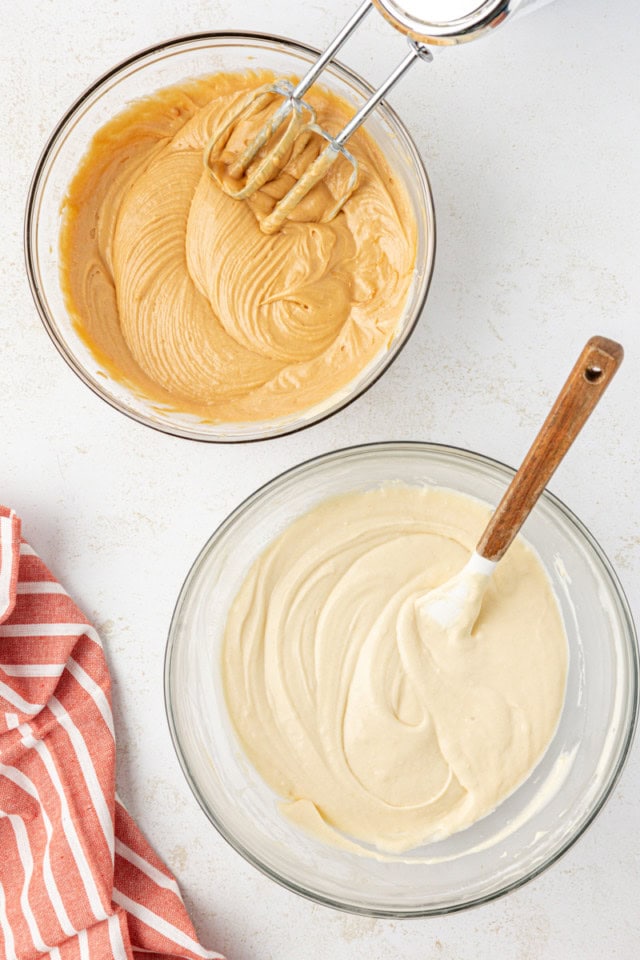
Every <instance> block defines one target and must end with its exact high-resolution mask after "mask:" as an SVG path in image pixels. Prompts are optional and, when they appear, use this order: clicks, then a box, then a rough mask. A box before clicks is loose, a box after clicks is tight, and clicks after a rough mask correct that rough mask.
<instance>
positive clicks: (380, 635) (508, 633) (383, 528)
mask: <svg viewBox="0 0 640 960" xmlns="http://www.w3.org/2000/svg"><path fill="white" fill-rule="evenodd" d="M489 512H490V511H489V509H488V507H486V506H485V505H484V504H482V503H480V502H479V501H476V500H473V499H471V498H468V497H465V496H463V495H461V494H458V493H454V492H453V491H450V490H443V489H422V488H415V487H407V486H400V485H398V486H390V487H387V488H384V489H379V490H372V491H369V492H364V493H353V494H348V495H345V496H341V497H338V498H335V499H331V500H327V501H325V502H323V503H322V504H321V505H320V506H318V507H316V508H314V509H313V510H311V511H310V512H309V513H307V514H305V515H304V516H302V517H301V518H299V519H298V520H296V521H295V522H294V523H292V524H291V526H289V527H288V528H287V529H286V530H285V531H284V532H283V533H282V534H281V535H280V536H279V537H278V538H277V539H276V540H275V541H274V542H273V543H272V544H271V545H270V546H269V547H268V548H267V549H266V550H265V551H264V553H263V554H262V555H261V556H260V557H259V558H258V559H257V560H256V562H255V563H254V565H253V566H252V568H251V570H250V573H249V574H248V576H247V578H246V580H245V582H244V583H243V584H242V586H241V588H240V590H239V592H238V595H237V597H236V599H235V601H234V603H233V605H232V607H231V610H230V613H229V616H228V622H227V627H226V634H225V642H224V649H223V677H224V685H225V691H226V697H227V704H228V708H229V712H230V715H231V719H232V722H233V724H234V726H235V729H236V731H237V734H238V736H239V738H240V741H241V743H242V745H243V747H244V749H245V751H246V753H247V754H248V756H249V758H250V760H251V761H252V762H253V764H254V765H255V767H256V768H257V770H258V771H259V773H260V774H261V775H262V777H263V778H264V779H265V780H266V781H267V783H268V784H269V785H270V786H271V787H272V788H273V789H274V790H275V791H276V793H277V794H279V795H280V797H282V798H283V803H282V809H283V811H284V812H285V814H287V815H288V816H289V817H290V818H291V819H293V820H294V821H295V822H297V823H299V824H301V825H302V826H303V827H306V828H307V829H308V830H310V831H312V832H314V833H316V834H320V835H324V837H325V839H326V838H331V837H333V839H334V840H335V842H338V843H340V842H341V837H342V836H344V835H347V837H349V838H351V839H352V840H356V841H359V842H361V843H365V844H371V845H373V846H374V847H376V848H377V849H379V850H383V851H389V852H401V851H406V850H409V849H411V848H414V847H417V846H419V845H420V844H422V843H424V842H426V841H430V840H436V839H441V838H444V837H446V836H447V835H449V834H450V833H453V832H454V831H457V830H461V829H463V828H465V827H467V826H469V825H470V824H472V823H474V821H476V820H478V819H479V818H480V817H483V816H485V815H486V814H488V813H489V812H490V811H491V810H493V809H494V808H495V807H496V806H497V805H498V804H499V803H500V802H501V801H502V800H504V798H505V797H506V796H507V795H508V794H510V793H511V792H512V791H513V790H514V789H515V788H516V787H517V786H518V785H519V784H520V783H521V782H522V781H523V780H524V779H525V778H526V777H527V776H528V774H529V773H530V772H531V770H532V768H533V767H534V765H535V764H536V763H537V761H538V760H539V759H540V757H541V756H542V754H543V753H544V751H545V749H546V747H547V745H548V743H549V741H550V739H551V737H552V735H553V732H554V730H555V727H556V725H557V722H558V718H559V715H560V711H561V708H562V703H563V698H564V689H565V678H566V671H567V640H566V635H565V631H564V627H563V623H562V619H561V615H560V611H559V608H558V604H557V602H556V599H555V597H554V594H553V591H552V587H551V584H550V582H549V580H548V578H547V576H546V574H545V572H544V570H543V568H542V566H541V564H540V561H539V560H538V558H537V556H536V555H535V554H534V552H533V551H532V550H531V549H530V548H529V547H528V546H527V545H526V544H525V543H524V542H523V540H522V539H518V540H516V542H515V543H514V544H513V546H512V547H511V548H510V549H509V551H508V553H507V554H506V556H505V557H504V559H503V560H502V561H501V562H500V564H499V565H498V568H497V569H496V572H495V573H494V575H493V578H492V581H491V583H490V585H489V587H488V590H487V593H486V595H485V598H484V601H483V604H482V608H481V611H480V616H479V618H478V620H477V622H476V625H475V627H474V629H473V632H472V635H470V636H469V635H467V636H463V637H460V636H456V635H455V634H454V633H450V634H447V633H446V632H445V631H442V630H438V629H434V628H433V625H429V624H427V623H426V622H421V619H420V615H419V612H418V611H419V604H416V601H417V600H418V599H419V598H420V597H421V596H424V594H425V593H426V592H427V591H429V590H431V589H433V588H434V587H435V586H437V585H439V584H441V583H443V582H444V581H446V580H448V579H449V578H450V577H451V576H452V575H454V574H455V573H456V572H457V571H458V570H460V569H461V568H462V567H463V565H464V564H465V562H466V561H467V559H468V557H469V555H470V553H471V552H472V551H473V548H474V546H475V544H476V542H477V540H478V538H479V536H480V534H481V532H482V530H483V528H484V526H485V525H486V522H487V520H488V517H489Z"/></svg>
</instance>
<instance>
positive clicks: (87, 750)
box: [0, 507, 220, 960]
mask: <svg viewBox="0 0 640 960" xmlns="http://www.w3.org/2000/svg"><path fill="white" fill-rule="evenodd" d="M142 953H144V954H145V960H148V958H149V955H150V954H151V955H152V956H153V955H155V956H156V957H159V956H164V957H166V956H171V957H188V958H190V960H209V958H212V960H213V958H219V957H220V954H218V953H212V952H211V951H208V950H204V949H203V948H202V947H201V946H200V944H199V943H198V942H197V940H196V935H195V932H194V929H193V926H192V924H191V921H190V920H189V917H188V915H187V911H186V909H185V906H184V904H183V902H182V899H181V897H180V891H179V890H178V887H177V884H176V882H175V880H174V878H173V877H172V876H171V874H170V873H169V871H168V870H167V868H166V867H165V866H164V864H163V863H162V861H161V860H160V859H159V858H158V857H157V856H156V854H155V853H154V851H153V850H152V849H151V847H150V846H149V844H148V843H147V841H146V840H145V839H144V837H143V836H142V834H141V832H140V830H139V829H138V827H137V826H136V824H135V823H134V821H133V820H132V819H131V817H130V816H129V814H128V813H127V811H126V810H125V808H124V807H123V806H122V804H121V803H120V802H119V801H118V800H117V799H116V796H115V740H114V733H113V722H112V715H111V696H110V680H109V672H108V669H107V664H106V660H105V656H104V652H103V649H102V645H101V643H100V638H99V637H98V635H97V633H96V631H95V630H94V629H93V627H92V626H91V625H90V624H89V623H88V622H87V620H86V619H85V617H84V616H83V614H82V613H81V611H80V610H79V609H78V608H77V607H76V606H75V604H74V603H73V601H72V600H71V599H70V597H69V596H68V595H67V593H66V592H65V591H64V589H63V588H62V587H61V586H60V584H59V583H58V582H57V581H56V580H55V579H54V578H53V577H52V575H51V573H50V572H49V570H48V569H47V567H46V566H45V565H44V563H43V562H42V561H41V560H40V559H39V557H37V556H36V554H35V553H34V551H33V550H32V549H31V547H30V546H29V545H28V544H27V543H25V542H24V541H22V540H21V538H20V520H19V519H18V518H17V517H16V516H15V514H14V513H13V512H12V511H10V510H8V509H6V508H4V507H0V957H2V958H6V960H32V958H35V957H41V956H43V955H48V956H49V957H50V958H51V960H132V958H133V957H135V956H136V955H137V954H142Z"/></svg>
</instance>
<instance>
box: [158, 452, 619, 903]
mask: <svg viewBox="0 0 640 960" xmlns="http://www.w3.org/2000/svg"><path fill="white" fill-rule="evenodd" d="M512 475H513V470H512V469H511V468H509V467H506V466H504V465H503V464H500V463H496V462H495V461H494V460H489V459H487V458H486V457H483V456H480V455H479V454H475V453H470V452H468V451H465V450H459V449H455V448H451V447H443V446H437V445H433V444H423V443H386V444H373V445H369V446H363V447H351V448H349V449H346V450H341V451H338V452H336V453H331V454H328V455H325V456H322V457H318V458H317V459H314V460H311V461H309V462H307V463H304V464H302V465H301V466H298V467H295V468H294V469H292V470H289V471H287V472H286V473H284V474H282V475H281V476H279V477H277V478H276V479H275V480H272V481H271V482H270V483H268V484H266V486H264V487H262V488H261V489H260V490H258V491H257V492H256V493H254V494H253V495H252V496H250V497H249V498H248V499H247V500H245V502H244V503H243V504H241V505H240V506H239V507H238V508H237V509H236V510H235V511H234V512H233V513H232V514H231V515H230V516H229V517H228V518H227V520H225V521H224V523H223V524H222V525H221V526H220V527H219V528H218V530H217V531H216V532H215V533H214V534H213V536H212V537H211V539H210V540H209V541H208V542H207V544H206V545H205V546H204V548H203V550H202V551H201V553H200V555H199V557H198V558H197V560H196V561H195V563H194V565H193V567H192V569H191V571H190V573H189V575H188V577H187V579H186V581H185V584H184V586H183V588H182V592H181V594H180V597H179V599H178V603H177V606H176V609H175V613H174V616H173V621H172V623H171V629H170V633H169V640H168V644H167V653H166V660H165V696H166V704H167V713H168V718H169V725H170V728H171V734H172V737H173V740H174V744H175V747H176V750H177V753H178V756H179V759H180V762H181V764H182V768H183V770H184V773H185V775H186V777H187V780H188V781H189V784H190V786H191V788H192V790H193V792H194V794H195V796H196V797H197V799H198V801H199V803H200V805H201V806H202V808H203V810H204V811H205V813H206V814H207V816H208V817H209V819H210V820H211V822H212V823H213V824H214V825H215V826H216V827H217V828H218V830H219V831H220V833H221V834H222V835H223V836H224V837H225V838H226V839H227V840H228V841H229V843H231V845H232V846H233V847H235V849H236V850H238V851H239V853H241V854H242V855H243V856H244V857H246V859H247V860H249V861H250V862H251V863H253V864H254V865H255V866H256V867H258V868H259V869H260V870H262V871H264V873H266V874H267V875H268V876H270V877H272V878H273V879H274V880H277V881H278V882H279V883H282V884H284V886H286V887H288V888H289V889H291V890H294V891H296V892H297V893H300V894H302V895H303V896H306V897H309V898H311V899H313V900H316V901H318V902H320V903H325V904H329V905H331V906H334V907H338V908H341V909H344V910H350V911H353V912H356V913H363V914H369V915H372V916H398V917H400V916H420V915H430V914H438V913H446V912H450V911H454V910H460V909H462V908H464V907H468V906H471V905H472V904H478V903H482V902H484V901H487V900H491V899H492V898H494V897H498V896H500V895H501V894H504V893H506V892H507V891H509V890H512V889H514V888H515V887H518V886H520V884H522V883H525V882H526V881H527V880H530V879H531V878H532V877H535V876H536V875H537V874H539V873H540V872H541V871H542V870H545V869H546V868H547V867H548V866H549V865H550V864H552V863H553V862H554V861H555V860H557V859H558V857H559V856H561V854H562V853H564V851H565V850H567V849H568V848H569V847H570V846H571V844H573V843H574V842H575V840H576V839H577V838H578V837H579V836H580V835H581V833H582V832H583V831H584V830H585V829H586V827H587V826H588V825H589V824H590V823H591V821H592V820H593V818H594V817H595V815H596V814H597V813H598V811H599V810H600V808H601V807H602V805H603V803H604V802H605V800H606V799H607V797H608V795H609V794H610V792H611V790H612V788H613V785H614V784H615V782H616V780H617V778H618V775H619V774H620V771H621V768H622V766H623V763H624V760H625V757H626V756H627V753H628V751H629V747H630V744H631V740H632V736H633V731H634V727H635V722H636V712H637V704H638V686H637V683H638V680H637V678H638V651H637V645H636V637H635V631H634V626H633V621H632V618H631V614H630V611H629V607H628V604H627V601H626V599H625V596H624V593H623V591H622V588H621V586H620V584H619V582H618V580H617V578H616V575H615V573H614V571H613V570H612V568H611V565H610V564H609V561H608V560H607V558H606V557H605V555H604V554H603V552H602V550H601V549H600V547H599V546H598V544H597V543H596V541H595V540H594V539H593V537H592V536H591V534H590V533H589V531H588V530H586V528H585V527H584V526H583V525H582V524H581V523H580V521H579V520H578V519H577V518H576V517H575V516H574V515H573V514H572V513H571V511H570V510H568V509H567V507H565V506H564V504H563V503H561V502H560V501H559V500H558V499H557V498H556V497H554V496H553V495H552V494H550V493H546V492H545V493H544V494H543V496H542V497H541V499H540V501H539V503H538V504H537V506H536V507H535V509H534V511H533V512H532V514H531V516H530V518H529V519H528V520H527V523H526V525H525V527H524V531H523V532H524V536H525V537H526V539H527V540H528V542H529V543H530V544H531V545H532V546H533V547H534V549H535V550H536V551H537V553H538V556H539V557H540V559H541V561H542V563H543V565H544V567H545V569H546V571H547V574H548V576H549V578H550V580H551V582H552V584H553V587H554V590H555V592H556V595H557V598H558V601H559V604H560V607H561V609H562V614H563V617H564V622H565V626H566V631H567V635H568V640H569V650H570V659H569V672H568V680H567V692H566V700H565V703H564V707H563V711H562V715H561V718H560V722H559V726H558V729H557V731H556V734H555V736H554V738H553V740H552V742H551V744H550V746H549V748H548V750H547V752H546V753H545V755H544V757H543V758H542V760H541V761H540V763H539V764H538V766H537V767H536V768H535V770H534V771H533V773H532V774H531V775H530V777H529V778H528V780H527V781H526V782H525V783H523V784H522V785H521V786H520V787H519V788H518V790H516V791H515V792H514V793H513V794H512V795H511V796H510V797H509V798H508V799H507V800H505V801H504V802H503V803H502V804H501V805H500V806H499V807H497V809H496V810H495V811H494V812H493V813H491V814H490V815H489V816H487V817H484V818H483V819H482V820H479V821H478V822H477V823H475V824H474V825H472V826H471V827H469V828H468V829H467V830H464V831H461V832H460V833H457V834H455V835H453V836H451V837H449V838H448V839H446V840H443V841H440V842H438V843H432V844H428V845H426V846H423V847H421V848H420V849H417V850H414V851H411V852H410V853H408V854H403V855H402V856H401V857H400V856H398V857H389V858H387V859H386V860H384V861H381V862H378V861H376V860H372V859H368V858H365V857H362V856H359V855H358V854H353V853H350V852H347V851H345V850H339V849H337V848H332V847H330V846H327V845H324V844H323V843H322V842H320V841H318V840H315V839H313V838H312V837H310V836H307V835H306V834H305V833H303V832H302V831H301V830H299V829H298V828H296V827H295V826H294V825H293V824H291V823H289V822H288V821H286V820H285V818H284V817H283V816H282V815H281V814H280V813H279V811H278V806H277V801H278V798H277V797H276V796H275V794H273V793H272V791H271V790H270V789H269V788H268V787H267V786H266V785H265V784H264V782H263V781H262V780H261V779H260V777H259V776H258V774H257V773H256V772H255V770H254V769H253V768H252V766H251V765H250V763H249V762H248V760H246V758H245V757H244V755H243V753H242V749H241V748H240V746H239V744H238V742H237V740H236V737H235V734H234V731H233V729H232V727H231V724H230V721H229V717H228V714H227V709H226V706H225V699H224V695H223V689H222V684H221V669H220V658H221V646H222V640H223V634H224V628H225V621H226V617H227V611H228V609H229V606H230V604H231V602H232V600H233V598H234V596H235V594H236V592H237V590H238V588H239V587H240V584H241V583H242V581H243V579H244V577H245V575H246V573H247V571H248V568H249V566H250V565H251V563H252V561H253V560H254V558H255V557H256V555H257V554H258V553H259V552H260V551H261V550H262V549H263V548H264V547H265V546H266V545H267V544H268V543H270V542H271V541H272V540H273V539H274V537H276V536H278V534H279V533H280V532H281V531H282V530H283V529H284V528H285V527H286V526H288V524H290V523H291V522H292V521H293V520H294V519H295V518H296V517H298V516H300V515H301V514H302V513H304V512H306V511H308V510H309V509H311V508H312V507H313V506H314V505H315V504H317V503H318V502H319V501H321V500H323V499H325V498H326V497H329V496H333V495H337V494H341V493H346V492H347V491H353V490H365V489H370V488H375V487H378V486H380V485H384V484H388V483H393V482H397V481H400V482H403V483H407V484H417V485H425V484H427V485H433V486H442V487H449V488H452V489H454V490H459V491H461V492H462V493H466V494H468V495H471V496H474V497H476V498H479V499H481V500H484V501H486V502H487V503H489V504H492V505H495V504H496V503H497V501H498V500H499V499H500V496H501V494H502V492H503V491H504V489H505V487H506V485H507V483H508V482H509V480H510V479H511V477H512Z"/></svg>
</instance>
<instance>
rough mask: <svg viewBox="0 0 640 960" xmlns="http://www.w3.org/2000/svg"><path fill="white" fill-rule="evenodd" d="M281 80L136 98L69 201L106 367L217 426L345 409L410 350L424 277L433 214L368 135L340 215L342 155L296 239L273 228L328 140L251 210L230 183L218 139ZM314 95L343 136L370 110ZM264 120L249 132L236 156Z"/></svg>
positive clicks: (73, 259)
mask: <svg viewBox="0 0 640 960" xmlns="http://www.w3.org/2000/svg"><path fill="white" fill-rule="evenodd" d="M273 79H274V77H273V75H272V74H270V73H267V72H256V73H229V74H218V75H215V76H212V77H210V78H207V79H202V80H197V81H191V82H189V83H186V84H185V85H183V86H178V87H173V88H167V89H165V90H163V91H160V92H158V93H156V94H154V95H153V96H150V97H149V98H147V99H144V100H140V101H138V102H136V103H134V104H132V105H131V106H130V107H129V108H128V109H126V110H125V111H124V112H123V113H121V114H119V115H118V116H117V117H115V118H114V119H113V120H111V121H110V122H109V123H107V124H106V125H105V126H104V127H103V128H102V129H101V130H100V131H99V132H98V133H97V134H96V135H95V137H94V138H93V140H92V143H91V146H90V149H89V151H88V153H87V154H86V156H85V158H84V160H83V161H82V164H81V166H80V168H79V170H78V172H77V174H76V176H75V178H74V180H73V182H72V183H71V185H70V187H69V190H68V194H67V196H66V198H65V201H64V204H63V225H62V232H61V273H62V283H63V289H64V292H65V298H66V303H67V307H68V309H69V311H70V314H71V316H72V318H73V321H74V324H75V326H76V328H77V329H78V331H79V332H80V334H81V336H82V337H83V339H84V340H85V342H86V343H87V344H88V345H89V346H90V348H91V349H92V351H93V353H94V355H95V357H96V360H97V361H98V363H99V364H100V365H101V366H102V367H103V369H105V370H106V371H107V372H108V373H109V374H110V375H111V376H112V377H114V378H115V379H117V380H119V381H120V382H123V383H125V384H126V385H128V386H129V387H130V388H131V389H132V390H134V391H135V392H137V393H138V394H140V395H142V396H145V397H147V398H149V399H151V400H152V401H153V402H157V403H158V404H159V405H163V406H165V407H168V408H170V409H173V410H178V411H181V412H186V413H192V414H194V415H196V416H198V417H200V418H202V419H203V420H207V421H214V422H236V421H256V420H265V419H271V418H276V417H281V416H286V415H289V414H295V413H296V412H300V411H304V410H306V409H308V408H310V407H312V406H315V405H316V404H321V403H323V402H324V401H328V400H329V399H330V398H331V397H332V396H333V395H334V394H336V393H337V392H338V391H340V390H342V389H344V388H345V387H347V385H348V384H349V383H350V382H351V381H353V379H354V378H355V377H357V375H358V374H359V373H360V372H361V371H362V370H363V369H364V368H365V367H366V366H367V365H368V364H369V363H370V361H372V360H373V359H374V357H376V356H377V355H378V354H379V353H380V351H382V350H384V349H385V348H386V347H387V346H388V345H389V343H390V342H391V341H392V340H393V338H394V335H395V333H396V331H397V328H398V325H399V322H400V319H401V317H402V315H403V310H404V307H405V304H406V301H407V296H408V292H409V289H410V286H411V282H412V279H413V270H414V263H415V256H416V244H417V228H416V221H415V217H414V215H413V212H412V210H411V206H410V203H409V199H408V196H407V194H406V192H405V189H404V187H403V185H402V184H401V182H400V180H399V178H397V177H396V176H395V175H394V172H393V170H392V169H391V168H390V167H389V165H388V163H387V162H386V160H385V157H384V156H383V154H382V152H381V151H380V149H379V148H378V147H377V146H376V144H375V142H374V141H373V139H372V138H371V137H370V136H369V135H368V134H367V133H366V132H365V131H362V130H361V131H359V132H358V133H357V134H356V135H355V136H354V137H353V140H352V141H350V149H351V151H352V152H353V154H354V155H355V156H356V157H357V160H358V163H359V185H358V187H357V189H356V191H355V193H354V194H353V195H352V197H351V198H350V199H349V201H348V202H347V204H346V206H345V207H344V209H343V211H342V212H341V213H340V214H338V216H337V217H336V218H335V219H334V220H332V221H330V222H327V223H323V222H320V221H321V219H322V215H323V213H324V212H325V211H326V210H327V209H330V207H331V206H332V205H333V203H334V197H335V194H336V193H339V192H340V189H341V185H342V184H341V178H344V177H345V176H346V175H348V173H349V171H345V170H344V169H343V168H342V167H341V164H340V163H337V164H335V166H334V167H333V168H332V169H331V171H330V172H329V173H328V175H327V177H326V178H325V180H324V181H323V182H322V183H320V184H318V186H317V187H315V188H314V190H313V191H312V193H311V194H309V196H308V197H307V198H306V199H305V200H304V202H303V203H302V204H301V205H300V207H299V208H297V210H296V211H295V214H294V220H293V221H287V222H286V223H285V224H284V226H283V227H282V229H281V230H280V231H279V232H278V233H276V234H274V235H272V236H268V235H266V234H265V233H263V232H262V231H261V230H260V225H259V221H260V219H261V218H264V217H265V216H267V215H268V214H269V212H270V211H271V209H272V208H273V206H274V204H275V202H276V200H277V198H278V197H279V196H281V195H282V194H284V193H285V192H286V190H287V189H288V188H289V187H290V185H291V183H292V182H293V181H294V178H295V176H296V175H297V174H298V167H300V168H301V169H302V168H305V167H306V166H308V163H309V151H311V153H313V151H314V150H316V151H317V149H318V148H319V147H318V145H316V144H314V142H313V136H312V137H311V138H310V140H309V142H302V143H300V144H297V146H296V150H295V151H294V154H293V156H292V157H291V159H290V161H289V163H288V164H287V166H286V167H285V170H284V172H283V174H282V175H281V176H280V177H279V178H278V179H277V180H276V181H273V182H271V183H268V184H266V185H265V187H263V188H262V189H261V190H260V191H259V192H258V193H257V194H256V195H255V196H253V197H252V198H251V199H250V200H247V201H238V200H235V199H232V198H230V197H229V196H227V195H226V194H225V193H223V192H222V191H221V190H220V189H219V188H218V187H217V186H216V184H215V183H214V181H213V180H212V178H211V176H210V174H209V173H208V172H207V170H206V169H205V167H204V164H203V152H204V149H205V147H206V145H207V143H208V142H209V141H210V139H211V137H212V136H213V135H214V134H215V132H216V130H217V129H218V128H220V127H221V126H222V125H224V124H225V123H226V122H227V118H228V116H229V115H230V114H231V113H232V112H235V109H236V104H237V102H238V99H239V98H241V97H242V96H243V95H244V94H246V92H247V91H248V90H251V89H252V88H254V87H258V86H260V85H261V84H264V83H266V82H270V81H272V80H273ZM308 99H309V100H310V102H311V103H312V104H313V106H314V107H315V109H316V111H317V115H318V121H319V123H321V125H322V126H323V127H325V128H328V129H329V130H338V129H340V127H341V126H343V125H344V123H345V122H346V120H347V119H348V118H349V116H350V115H351V114H352V113H353V107H352V106H349V105H348V104H347V103H346V102H344V101H342V100H341V99H339V98H338V97H337V96H335V95H333V94H331V93H330V92H328V91H326V90H323V89H322V88H316V87H314V89H313V91H312V92H311V93H310V94H309V97H308ZM263 120H264V118H263V117H262V116H260V115H258V116H256V117H254V118H252V120H251V121H250V122H247V123H245V124H243V125H240V126H239V127H238V129H237V130H236V131H235V133H234V135H233V137H232V140H231V141H230V143H229V149H230V150H232V151H237V150H238V149H240V148H241V147H242V144H243V143H244V142H247V141H249V140H250V139H251V138H252V137H253V136H254V134H255V131H256V129H257V128H259V126H260V124H261V123H262V122H263ZM321 145H322V142H321Z"/></svg>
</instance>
